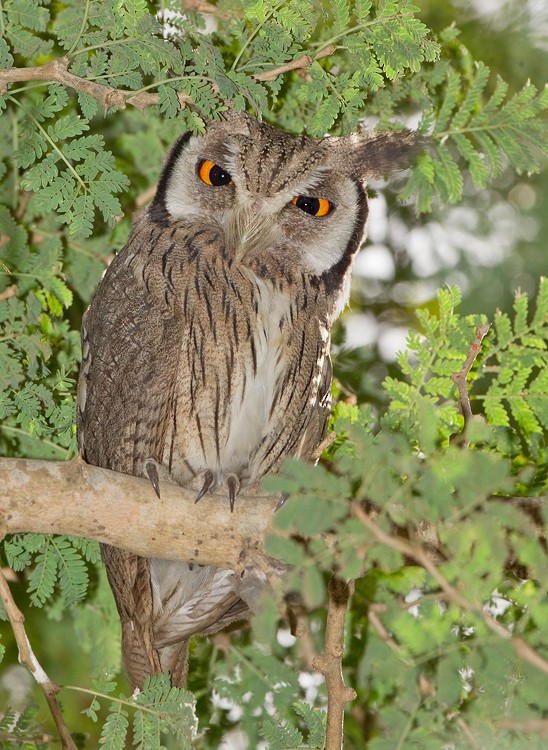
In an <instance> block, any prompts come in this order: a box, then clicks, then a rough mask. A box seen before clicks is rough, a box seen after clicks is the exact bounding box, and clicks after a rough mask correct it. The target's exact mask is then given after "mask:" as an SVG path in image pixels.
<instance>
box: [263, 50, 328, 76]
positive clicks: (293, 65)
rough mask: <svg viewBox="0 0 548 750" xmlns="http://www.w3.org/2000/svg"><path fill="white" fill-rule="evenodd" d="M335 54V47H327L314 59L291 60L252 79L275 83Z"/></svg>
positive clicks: (308, 57)
mask: <svg viewBox="0 0 548 750" xmlns="http://www.w3.org/2000/svg"><path fill="white" fill-rule="evenodd" d="M333 52H335V47H333V45H329V47H325V49H322V50H321V51H320V52H318V54H317V55H314V57H312V56H311V55H301V57H298V58H297V59H296V60H290V61H289V62H286V63H284V64H283V65H278V66H277V67H276V68H272V70H266V71H265V72H264V73H255V75H254V76H252V77H253V78H254V79H255V80H256V81H274V80H276V78H277V77H278V76H280V75H283V74H284V73H288V72H289V71H290V70H297V71H302V70H307V69H308V68H309V67H310V66H311V65H312V63H313V62H314V60H319V59H320V58H322V57H328V56H329V55H332V54H333Z"/></svg>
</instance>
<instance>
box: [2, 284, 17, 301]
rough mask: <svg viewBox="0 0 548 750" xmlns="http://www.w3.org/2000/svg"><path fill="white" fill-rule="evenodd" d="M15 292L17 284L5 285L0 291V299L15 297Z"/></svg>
mask: <svg viewBox="0 0 548 750" xmlns="http://www.w3.org/2000/svg"><path fill="white" fill-rule="evenodd" d="M16 294H17V284H12V285H11V286H8V287H6V288H5V289H4V291H3V292H1V293H0V300H3V299H9V298H10V297H15V295H16Z"/></svg>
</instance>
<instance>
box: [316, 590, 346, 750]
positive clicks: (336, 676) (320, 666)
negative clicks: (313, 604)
mask: <svg viewBox="0 0 548 750" xmlns="http://www.w3.org/2000/svg"><path fill="white" fill-rule="evenodd" d="M328 591H329V604H328V607H327V623H326V627H325V646H324V651H323V654H320V656H317V657H316V658H315V659H314V661H313V662H312V666H313V667H314V669H317V670H318V672H320V673H321V674H323V676H324V678H325V683H326V685H327V730H326V739H325V750H342V747H343V721H344V705H345V703H348V702H349V701H353V700H354V699H355V698H356V691H355V690H353V689H352V688H349V687H346V686H345V684H344V680H343V674H342V658H343V655H344V625H345V621H346V612H347V609H348V602H349V599H350V597H351V596H352V593H353V591H354V582H353V581H350V582H349V583H346V582H345V581H342V580H341V579H340V578H336V577H335V576H333V578H332V579H331V581H330V582H329V588H328Z"/></svg>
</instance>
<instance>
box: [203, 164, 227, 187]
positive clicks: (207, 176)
mask: <svg viewBox="0 0 548 750" xmlns="http://www.w3.org/2000/svg"><path fill="white" fill-rule="evenodd" d="M198 175H199V176H200V179H201V180H202V182H205V184H206V185H211V186H212V187H220V186H221V185H233V184H234V183H233V181H232V177H231V176H230V174H229V173H228V172H227V171H226V170H225V169H223V168H222V167H220V166H219V165H218V164H215V162H213V161H210V160H209V159H205V161H203V162H202V163H201V164H200V166H199V167H198Z"/></svg>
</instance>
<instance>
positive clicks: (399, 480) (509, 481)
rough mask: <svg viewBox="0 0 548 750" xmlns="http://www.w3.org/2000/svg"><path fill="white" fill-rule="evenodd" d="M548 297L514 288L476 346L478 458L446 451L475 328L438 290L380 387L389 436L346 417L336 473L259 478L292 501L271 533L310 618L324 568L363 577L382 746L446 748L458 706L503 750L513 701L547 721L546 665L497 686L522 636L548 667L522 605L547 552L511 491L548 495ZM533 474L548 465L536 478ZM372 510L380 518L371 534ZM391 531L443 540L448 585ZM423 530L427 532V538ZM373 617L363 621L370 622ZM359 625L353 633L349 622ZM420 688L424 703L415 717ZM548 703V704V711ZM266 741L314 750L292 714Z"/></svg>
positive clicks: (458, 428)
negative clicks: (500, 724)
mask: <svg viewBox="0 0 548 750" xmlns="http://www.w3.org/2000/svg"><path fill="white" fill-rule="evenodd" d="M547 289H548V281H547V280H544V279H543V280H542V282H541V285H540V290H539V294H538V297H537V300H536V304H535V309H534V311H533V312H532V313H530V312H529V311H528V305H527V297H526V296H525V295H523V294H520V293H518V295H517V296H516V303H515V309H514V315H513V316H507V315H503V314H501V313H498V314H497V316H496V319H495V324H494V325H493V326H492V329H491V332H490V333H489V336H488V337H487V338H486V339H484V341H483V347H482V349H481V351H480V352H479V353H478V356H477V360H476V364H475V365H474V369H473V370H472V374H471V376H470V381H469V389H470V392H471V396H472V405H473V407H474V410H475V411H476V413H477V414H478V419H476V420H474V421H473V422H471V423H470V424H469V425H468V426H467V428H466V435H467V438H468V441H469V447H468V448H466V449H463V447H462V445H461V444H460V442H459V441H458V440H455V439H451V438H452V437H455V438H456V437H458V436H459V435H460V434H461V432H462V430H463V419H462V417H461V414H460V402H459V396H458V394H457V392H456V389H455V385H454V383H453V381H452V379H451V374H452V373H454V372H458V371H459V370H461V369H462V367H463V365H464V361H465V359H466V357H467V354H468V351H469V349H470V345H471V344H472V342H474V341H475V330H476V325H477V323H479V322H481V321H482V320H483V319H482V318H472V317H464V318H461V317H460V316H459V314H458V311H457V309H456V308H457V306H458V303H459V299H460V297H459V293H458V292H457V290H456V289H445V290H442V291H441V292H439V294H438V300H437V302H438V304H437V306H436V309H435V310H434V309H428V308H424V309H422V310H420V311H419V313H418V316H417V317H418V321H419V324H420V328H421V333H420V334H419V333H417V334H414V333H413V334H411V335H410V336H409V340H408V343H409V349H408V350H407V351H406V352H405V353H402V354H401V355H400V358H399V364H400V366H401V368H402V376H401V379H396V378H388V379H387V380H386V381H385V388H386V390H387V393H388V394H389V397H390V403H389V406H388V409H387V411H386V413H385V414H384V415H383V416H382V417H381V420H380V424H376V425H375V424H374V423H373V419H372V415H371V410H370V409H365V410H361V409H359V408H358V407H356V406H350V405H348V404H343V405H341V406H339V407H338V408H336V409H335V412H334V415H333V423H332V424H333V425H334V426H336V428H337V431H338V435H339V436H338V439H337V441H336V442H335V444H334V445H333V446H332V447H331V448H330V449H329V453H328V458H329V464H328V465H329V469H327V468H321V467H320V468H318V467H317V468H316V469H313V468H312V467H307V466H303V465H301V464H300V463H299V462H297V461H294V460H286V462H285V464H284V466H283V471H282V474H281V475H279V476H277V477H272V478H269V479H268V480H266V482H265V485H266V486H267V487H268V488H269V489H271V490H273V491H276V492H285V493H286V494H287V495H288V496H289V499H288V500H287V501H286V503H285V504H284V506H283V507H282V508H281V509H280V510H279V511H278V512H277V514H276V520H275V523H276V527H277V528H278V529H279V532H278V534H276V535H273V536H271V537H269V538H268V539H267V545H266V548H267V550H268V551H269V553H271V554H272V555H274V556H275V557H277V558H278V559H281V560H283V561H285V562H286V563H287V564H288V565H290V566H291V568H292V570H291V572H290V573H289V574H288V575H287V577H286V578H285V580H284V588H285V590H286V591H287V590H288V591H293V590H298V591H299V593H300V594H301V596H302V597H303V599H304V601H305V602H306V604H307V605H308V606H309V607H317V606H320V605H321V604H322V603H323V602H324V601H325V600H326V584H327V581H328V579H329V576H330V575H331V571H332V570H334V569H335V570H337V571H338V574H339V575H341V576H343V577H344V578H348V579H358V582H357V584H356V589H357V590H356V597H355V601H354V604H353V607H352V610H353V614H352V615H351V618H352V617H353V618H355V620H354V619H351V623H352V624H351V628H352V629H353V630H352V632H353V633H354V637H353V638H351V639H349V642H348V648H349V652H348V654H347V663H348V664H349V665H350V664H351V663H353V659H356V660H358V662H359V663H358V666H357V672H356V681H357V686H358V690H359V691H361V700H362V701H364V702H365V703H366V704H367V705H368V706H369V709H370V710H372V711H373V713H374V714H375V715H376V716H377V719H378V722H379V728H380V729H379V735H378V736H376V737H375V738H374V739H372V740H371V743H372V746H373V747H380V748H385V747H386V748H388V747H394V746H397V745H398V743H400V746H401V747H404V746H405V747H407V746H409V747H414V746H421V743H422V738H423V737H425V736H429V737H431V738H432V743H431V746H432V747H436V746H443V745H444V744H445V743H450V742H451V741H453V740H454V739H455V737H456V736H457V734H458V728H457V726H456V725H454V724H453V723H452V721H451V720H450V719H448V714H447V709H448V707H451V710H452V711H456V712H457V713H458V712H465V715H466V716H467V718H466V721H470V722H471V731H472V732H473V733H474V734H475V733H476V732H479V733H480V734H481V736H484V735H485V736H486V737H488V738H490V739H489V742H494V739H493V738H495V737H497V738H498V742H499V743H504V746H505V747H511V736H508V737H505V736H504V733H502V734H501V733H500V732H498V730H497V728H496V723H497V720H500V719H501V717H502V716H508V715H510V714H512V711H511V710H509V708H508V706H509V704H508V703H507V701H508V699H509V698H510V696H511V699H512V701H513V700H515V701H517V703H516V704H514V705H516V706H518V705H519V706H520V708H518V709H516V712H517V713H520V712H521V711H532V712H535V711H536V710H537V708H538V704H537V702H536V701H537V699H536V697H535V696H536V693H533V692H530V685H535V686H537V688H538V687H539V685H540V683H541V682H542V681H543V680H544V679H545V675H544V671H543V666H542V665H543V664H544V662H539V664H538V665H535V663H534V661H531V660H529V659H525V660H523V661H522V660H520V664H519V667H516V669H515V672H513V673H514V674H515V680H516V681H515V682H514V683H513V685H512V687H511V688H510V687H508V689H505V690H503V691H502V693H501V690H500V686H501V682H500V674H501V670H502V671H504V669H505V668H503V667H501V665H502V663H504V661H505V660H510V661H508V662H506V663H507V664H509V663H510V662H512V663H513V661H512V660H514V661H515V660H516V659H519V658H520V657H519V653H518V651H519V649H517V651H514V650H513V648H514V646H513V644H512V638H513V637H516V638H523V639H525V641H526V642H527V643H528V644H529V645H530V647H531V648H532V649H533V650H538V653H539V655H541V657H542V658H545V654H546V650H545V646H544V645H543V644H544V643H545V638H546V636H547V625H546V623H545V622H544V621H543V620H542V618H530V616H529V611H530V610H529V604H527V603H530V606H531V607H532V608H533V609H535V608H536V607H537V606H541V609H543V607H544V606H545V601H546V591H545V587H544V585H543V584H542V582H541V581H542V579H543V573H542V570H543V568H544V567H545V565H546V553H545V550H543V547H542V545H543V543H542V540H541V538H540V537H539V528H538V527H536V525H535V524H536V522H535V520H534V516H533V515H531V514H530V513H529V512H528V511H527V508H528V506H527V504H521V500H518V498H516V497H515V496H519V495H521V494H526V495H528V496H530V495H532V494H542V495H545V493H546V485H547V481H548V480H547V477H546V474H545V472H543V471H542V467H543V466H544V465H545V462H546V444H545V439H546V434H547V432H546V428H545V410H546V405H547V402H548V388H546V381H545V373H546V371H547V365H548V362H547V361H546V342H547V341H548V329H547V323H548V318H547V314H548V304H547V296H548V294H547ZM507 386H510V387H509V389H508V390H506V387H507ZM506 394H508V397H507V396H506ZM518 395H519V406H518V407H516V406H515V404H514V401H517V400H518ZM488 404H491V405H490V406H489V407H488V406H487V405H488ZM482 412H483V415H482ZM482 416H483V419H482ZM528 465H529V467H530V466H531V465H533V466H538V467H539V468H538V469H537V471H536V472H531V471H530V468H528ZM364 507H368V508H371V509H374V513H373V514H372V515H368V516H367V519H368V522H367V523H363V521H362V515H361V514H362V513H363V508H364ZM538 507H539V509H541V508H542V506H540V505H539V506H538ZM545 512H546V511H545V509H543V510H542V509H541V510H540V513H541V514H544V515H545ZM371 521H373V524H374V527H375V529H376V531H375V532H372V531H371V527H370V525H369V524H370V523H371ZM394 527H397V528H398V529H400V530H401V534H402V535H404V536H407V537H408V538H410V540H411V545H417V546H422V545H423V544H425V543H426V544H427V545H432V544H433V545H435V547H436V548H437V551H438V554H439V559H440V562H439V563H438V566H437V570H438V571H439V574H440V575H441V576H442V577H443V579H444V580H445V582H446V583H445V585H444V586H440V585H439V578H438V577H436V576H433V577H430V576H429V575H428V573H427V572H426V570H425V568H424V567H422V566H420V567H419V566H417V565H414V564H412V563H413V562H414V561H413V560H412V561H411V564H409V560H407V562H406V559H405V555H404V550H402V549H401V545H400V543H399V540H400V539H401V537H397V538H396V537H395V536H393V531H392V530H393V529H394ZM421 528H422V529H423V531H422V532H421ZM424 528H426V529H428V528H430V529H431V530H435V534H431V535H429V534H425V533H424ZM330 532H333V535H332V538H331V539H329V537H330ZM292 534H293V535H294V536H292ZM302 537H305V538H307V543H306V545H303V544H302ZM524 579H527V580H526V582H524ZM451 588H452V589H453V591H458V592H460V593H461V594H462V598H463V599H465V600H466V601H467V605H466V606H458V605H457V602H456V597H453V596H451V595H450V594H448V593H447V592H448V590H451ZM440 599H441V600H442V601H443V602H444V605H443V607H441V608H440V604H439V600H440ZM414 600H417V605H416V608H415V610H413V608H412V607H411V603H412V602H413V601H414ZM543 602H544V604H543ZM369 607H371V608H372V612H373V615H372V616H371V621H370V622H369V623H368V621H367V616H366V615H365V614H364V613H365V612H367V611H368V608H369ZM486 612H487V613H489V616H490V617H496V620H497V623H498V625H499V626H500V627H501V628H503V630H501V631H500V632H501V633H506V637H505V638H503V639H502V638H500V636H499V637H498V638H497V639H495V642H494V641H493V628H495V629H496V627H497V626H496V625H495V626H493V625H492V620H491V621H490V622H489V623H488V622H486V619H485V613H486ZM262 617H263V616H262V615H261V616H259V617H258V618H257V622H256V625H257V626H258V627H256V632H257V633H259V634H262V637H264V638H265V639H266V640H267V642H268V643H270V644H271V647H272V648H273V646H272V643H273V642H274V638H275V636H274V635H273V634H272V633H271V634H270V635H269V631H268V628H267V627H265V626H264V624H263V622H262ZM265 617H266V615H265ZM360 618H363V619H362V626H361V629H360V628H359V627H358V626H357V625H356V623H357V622H359V621H360ZM379 618H380V620H379ZM380 621H382V622H380ZM366 632H367V635H366ZM510 634H512V635H510ZM518 634H519V636H518ZM363 638H367V644H368V645H367V650H366V652H365V654H364V653H363V652H362V646H360V640H361V639H363ZM516 648H517V647H516ZM539 665H540V666H539ZM497 675H499V677H497ZM424 680H426V681H427V683H428V686H429V687H428V690H429V693H428V695H429V696H430V698H431V699H432V700H430V698H429V699H428V700H427V701H426V702H425V703H424V705H423V698H421V697H419V696H420V695H421V688H420V685H421V684H422V685H423V688H422V689H424V686H425V685H426V683H425V682H424ZM505 684H508V683H505ZM354 685H355V686H356V683H354ZM395 695H397V696H399V697H398V699H397V700H396V701H394V696H395ZM413 696H414V697H413ZM413 700H415V703H413ZM542 704H543V706H544V707H546V706H547V702H546V700H543V701H542ZM417 705H420V706H422V708H421V710H420V711H418V712H415V713H413V721H412V722H410V718H411V712H413V711H416V708H415V709H413V708H409V707H410V706H415V707H416V706H417ZM442 706H443V708H442ZM487 706H489V710H488V712H487ZM438 709H439V710H441V711H442V713H443V716H444V717H445V718H444V719H443V720H441V723H440V724H439V725H438V726H436V727H434V726H433V724H432V722H431V716H432V712H436V711H438ZM487 713H489V716H490V719H489V721H490V722H491V723H490V724H489V722H488V724H489V726H488V727H485V725H484V724H482V726H483V729H481V728H480V726H479V724H476V722H475V718H474V717H479V716H482V719H481V721H480V723H481V722H485V717H486V716H487ZM440 716H441V714H440ZM421 717H422V718H421ZM497 717H498V719H497ZM423 722H424V723H423ZM357 731H358V732H359V729H357ZM264 736H265V737H267V738H268V739H269V741H271V742H273V743H274V747H280V748H283V747H288V746H291V744H290V743H291V742H292V741H294V742H295V743H301V742H303V741H304V740H303V736H304V735H303V733H302V730H301V727H300V726H299V725H298V723H297V722H295V719H294V717H293V718H291V717H287V716H285V717H284V720H283V721H281V722H278V723H276V722H273V721H270V722H269V723H267V725H266V726H265V728H264ZM402 738H406V739H405V743H406V744H405V745H404V744H403V739H402ZM452 738H453V739H452ZM531 741H532V742H533V743H534V742H535V740H534V739H532V740H531ZM297 746H299V745H298V744H297ZM427 746H428V745H427ZM533 746H535V745H534V744H533Z"/></svg>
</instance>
